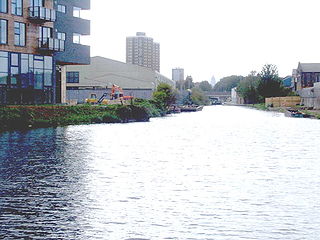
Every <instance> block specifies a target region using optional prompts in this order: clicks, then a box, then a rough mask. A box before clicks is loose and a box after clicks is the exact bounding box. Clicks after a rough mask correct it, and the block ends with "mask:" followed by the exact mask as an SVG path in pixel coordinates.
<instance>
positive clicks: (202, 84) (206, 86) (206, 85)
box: [199, 81, 213, 92]
mask: <svg viewBox="0 0 320 240" xmlns="http://www.w3.org/2000/svg"><path fill="white" fill-rule="evenodd" d="M199 88H200V89H201V90H202V91H204V92H210V91H212V89H213V88H212V86H211V84H210V83H209V82H208V81H202V82H200V83H199Z"/></svg>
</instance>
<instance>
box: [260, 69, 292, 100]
mask: <svg viewBox="0 0 320 240" xmlns="http://www.w3.org/2000/svg"><path fill="white" fill-rule="evenodd" d="M259 77H260V81H259V84H258V86H257V91H258V93H259V95H260V96H261V97H262V98H263V100H264V99H265V98H268V97H283V96H286V95H287V94H288V90H286V89H285V88H284V86H283V84H282V81H281V79H280V77H279V75H278V69H277V66H276V65H273V64H266V65H264V66H263V68H262V70H261V72H260V73H259Z"/></svg>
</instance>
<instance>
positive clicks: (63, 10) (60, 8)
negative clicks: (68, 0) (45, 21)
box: [57, 4, 67, 14]
mask: <svg viewBox="0 0 320 240" xmlns="http://www.w3.org/2000/svg"><path fill="white" fill-rule="evenodd" d="M57 11H58V12H61V13H64V14H65V13H67V6H66V5H63V4H58V6H57Z"/></svg>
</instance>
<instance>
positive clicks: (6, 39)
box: [0, 19, 8, 45]
mask: <svg viewBox="0 0 320 240" xmlns="http://www.w3.org/2000/svg"><path fill="white" fill-rule="evenodd" d="M2 23H5V28H4V35H5V41H3V39H2V35H3V32H2V31H3V30H2ZM7 44H8V20H6V19H0V45H7Z"/></svg>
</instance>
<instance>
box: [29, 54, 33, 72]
mask: <svg viewBox="0 0 320 240" xmlns="http://www.w3.org/2000/svg"><path fill="white" fill-rule="evenodd" d="M29 68H31V69H32V68H33V55H32V54H30V55H29Z"/></svg>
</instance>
